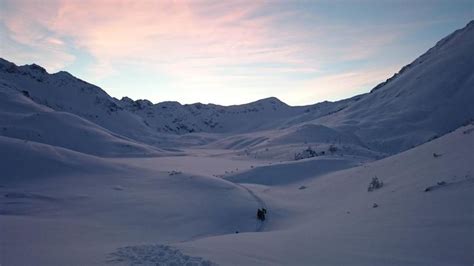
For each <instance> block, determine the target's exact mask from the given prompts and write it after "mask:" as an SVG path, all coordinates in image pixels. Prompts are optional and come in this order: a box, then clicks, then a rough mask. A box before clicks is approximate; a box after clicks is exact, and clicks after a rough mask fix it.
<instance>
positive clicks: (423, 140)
mask: <svg viewBox="0 0 474 266" xmlns="http://www.w3.org/2000/svg"><path fill="white" fill-rule="evenodd" d="M472 47H474V22H470V23H469V24H468V25H467V26H466V27H465V28H463V29H460V30H458V31H456V32H454V33H453V34H451V35H449V36H448V37H446V38H444V39H443V40H441V41H440V42H438V43H437V44H436V46H434V47H433V48H432V49H430V50H429V51H427V52H426V53H425V54H424V55H422V56H420V57H419V58H418V59H416V60H415V61H414V62H413V63H411V64H409V65H407V66H406V67H404V68H403V69H402V70H400V72H399V73H397V74H396V75H395V76H394V77H392V78H390V79H388V80H387V81H386V82H384V83H382V84H380V85H378V86H377V87H375V88H374V89H373V90H372V91H371V92H370V93H367V94H362V95H358V96H354V97H352V98H349V99H346V100H341V101H338V102H323V103H318V104H314V105H310V106H296V107H293V106H288V105H286V104H285V103H283V102H281V101H279V100H278V99H276V98H267V99H262V100H259V101H256V102H253V103H248V104H244V105H236V106H219V105H213V104H200V103H196V104H189V105H181V104H179V103H177V102H164V103H158V104H153V103H151V102H149V101H147V100H136V101H134V100H131V99H129V98H123V99H121V100H118V99H115V98H112V97H110V96H109V95H108V94H107V93H106V92H105V91H103V90H102V89H100V88H98V87H96V86H94V85H92V84H89V83H87V82H85V81H82V80H79V79H77V78H75V77H73V76H72V75H70V74H68V73H66V72H59V73H55V74H49V73H47V72H46V70H44V69H43V68H42V67H40V66H38V65H34V64H33V65H25V66H17V65H15V64H13V63H11V62H8V61H6V60H3V59H0V265H105V264H115V265H156V264H158V265H162V264H164V265H176V264H177V265H181V264H184V265H187V264H189V265H215V264H220V265H347V264H349V265H471V264H472V263H473V262H474V256H473V254H474V237H473V232H474V216H473V213H474V205H473V204H472V203H473V202H474V164H473V162H474V155H473V151H474V125H473V122H472V121H474V105H473V104H472V102H474V49H472ZM374 177H377V178H379V179H380V180H381V181H382V182H383V184H384V185H383V186H382V187H381V188H379V189H376V190H374V191H371V192H369V191H368V185H369V183H370V182H371V180H372V178H374ZM258 208H266V209H267V210H268V213H267V219H266V220H265V221H264V222H261V221H259V220H257V219H256V211H257V209H258Z"/></svg>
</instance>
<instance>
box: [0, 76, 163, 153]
mask: <svg viewBox="0 0 474 266" xmlns="http://www.w3.org/2000/svg"><path fill="white" fill-rule="evenodd" d="M27 95H28V94H27V93H26V92H25V93H21V92H19V91H17V90H14V89H11V88H9V87H8V86H7V85H5V84H0V135H1V136H6V137H10V138H17V139H21V140H26V141H35V142H39V143H45V144H50V145H54V146H58V147H63V148H67V149H71V150H75V151H79V152H82V153H87V154H93V155H100V156H150V155H155V156H156V155H159V154H160V153H162V151H160V150H159V149H158V148H154V147H151V146H148V145H145V144H141V143H137V142H136V141H133V140H130V139H127V138H125V137H122V136H120V135H117V134H115V133H112V132H110V131H108V130H106V129H104V128H101V127H100V126H97V125H96V124H94V123H92V122H89V121H88V120H85V119H83V118H81V117H78V116H76V115H74V114H71V113H67V112H58V111H54V110H52V109H51V108H49V107H46V106H44V105H40V104H37V103H35V102H34V101H32V100H31V99H30V98H29V97H27Z"/></svg>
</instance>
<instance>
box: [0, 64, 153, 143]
mask: <svg viewBox="0 0 474 266" xmlns="http://www.w3.org/2000/svg"><path fill="white" fill-rule="evenodd" d="M0 83H1V84H3V85H2V86H6V87H9V88H13V89H16V90H18V91H21V92H23V93H24V94H25V95H28V97H29V98H31V99H32V100H33V101H34V102H36V103H37V104H40V105H44V106H47V107H49V108H51V109H53V110H56V111H60V112H68V113H72V114H75V115H77V116H79V117H82V118H84V119H87V120H89V121H91V122H93V123H95V124H97V125H99V126H101V127H103V128H106V129H108V130H110V131H112V132H114V133H116V134H119V135H122V136H125V137H129V138H132V139H135V140H137V141H142V142H148V143H153V142H156V139H157V138H158V136H157V134H155V132H153V131H152V130H151V129H150V128H149V127H148V126H147V125H146V124H145V123H144V121H143V119H142V118H141V117H138V116H136V115H134V114H132V113H130V112H128V111H126V110H123V108H122V107H121V106H120V105H119V104H117V102H118V101H117V100H115V99H113V98H112V97H110V96H109V95H108V94H107V93H106V92H105V91H103V90H102V89H100V88H99V87H96V86H94V85H91V84H89V83H87V82H84V81H82V80H80V79H77V78H75V77H73V76H72V75H70V74H69V73H67V72H58V73H55V74H48V73H47V72H46V70H45V69H43V68H42V67H40V66H37V65H35V64H33V65H25V66H16V65H15V64H13V63H11V62H8V61H6V60H3V59H0Z"/></svg>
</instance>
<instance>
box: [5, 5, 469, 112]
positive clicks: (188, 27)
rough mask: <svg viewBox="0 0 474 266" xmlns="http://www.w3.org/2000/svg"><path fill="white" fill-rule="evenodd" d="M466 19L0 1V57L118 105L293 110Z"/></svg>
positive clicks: (411, 52)
mask: <svg viewBox="0 0 474 266" xmlns="http://www.w3.org/2000/svg"><path fill="white" fill-rule="evenodd" d="M452 2H456V4H453V3H452ZM473 13H474V4H473V2H472V1H471V0H468V1H416V2H412V1H398V2H397V3H394V2H389V1H380V2H374V1H371V2H364V1H362V2H359V1H357V2H356V1H353V2H351V1H346V2H342V1H337V2H331V1H222V2H220V1H217V2H211V1H165V0H163V1H121V2H111V1H96V0H94V1H61V0H59V1H9V0H0V39H1V43H0V57H3V58H6V59H9V60H12V61H14V62H16V63H19V64H26V63H37V64H40V65H42V66H45V67H46V68H47V70H48V71H50V72H55V71H59V70H66V71H69V72H71V73H73V74H74V75H76V76H78V77H81V78H83V79H85V80H88V81H91V82H92V83H95V84H97V85H99V86H101V87H102V88H104V89H105V90H106V91H107V92H108V93H110V94H111V95H112V96H115V97H118V98H120V97H122V96H125V95H126V96H130V97H131V98H134V99H137V98H146V99H150V100H152V101H154V102H159V101H165V100H176V101H180V102H182V103H192V102H198V101H199V102H204V103H208V102H212V103H217V104H238V103H244V102H250V101H253V100H257V99H261V98H265V97H268V96H276V97H278V98H280V99H281V100H283V101H285V102H287V103H289V104H292V105H301V104H309V103H314V102H318V101H323V100H337V99H342V98H347V97H349V96H352V95H355V94H358V93H362V92H367V91H369V90H370V89H371V88H372V87H373V86H375V85H376V84H377V83H379V82H381V81H383V80H385V78H386V77H388V76H391V75H392V74H393V73H395V72H396V71H398V70H399V69H400V67H401V66H403V65H405V64H407V63H409V62H410V61H411V60H412V59H413V58H415V57H416V56H417V55H419V54H421V53H423V52H424V51H426V50H427V49H428V48H429V47H431V46H432V45H433V43H435V42H436V41H437V40H439V39H440V38H442V37H443V36H446V35H447V34H448V33H450V32H452V31H453V30H454V29H457V28H460V27H462V26H464V25H465V24H466V23H467V21H469V20H470V19H472V14H473Z"/></svg>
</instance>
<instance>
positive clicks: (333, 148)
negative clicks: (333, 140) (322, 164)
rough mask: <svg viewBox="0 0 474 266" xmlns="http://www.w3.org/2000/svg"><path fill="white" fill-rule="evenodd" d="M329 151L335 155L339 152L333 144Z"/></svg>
mask: <svg viewBox="0 0 474 266" xmlns="http://www.w3.org/2000/svg"><path fill="white" fill-rule="evenodd" d="M329 151H330V152H331V153H335V152H336V151H337V147H336V146H334V145H332V144H331V145H330V146H329Z"/></svg>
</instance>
